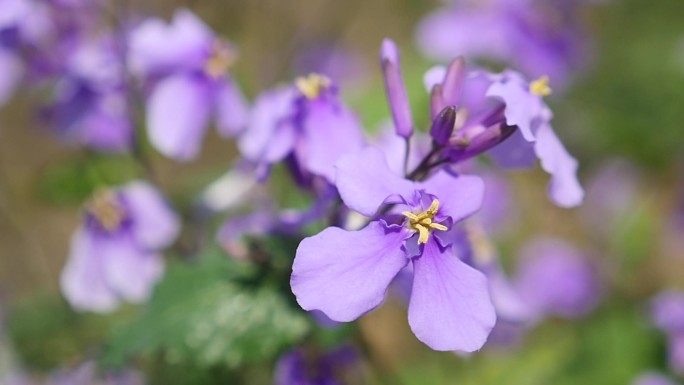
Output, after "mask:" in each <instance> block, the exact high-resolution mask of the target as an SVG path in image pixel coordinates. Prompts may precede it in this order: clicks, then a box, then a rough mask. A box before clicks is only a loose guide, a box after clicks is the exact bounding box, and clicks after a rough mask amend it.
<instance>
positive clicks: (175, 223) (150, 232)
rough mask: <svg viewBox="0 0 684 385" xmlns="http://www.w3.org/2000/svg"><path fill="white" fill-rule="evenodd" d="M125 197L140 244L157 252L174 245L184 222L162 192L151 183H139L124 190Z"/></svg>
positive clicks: (131, 184) (134, 234) (133, 229)
mask: <svg viewBox="0 0 684 385" xmlns="http://www.w3.org/2000/svg"><path fill="white" fill-rule="evenodd" d="M122 196H123V199H124V200H125V203H126V205H127V208H128V209H129V215H130V216H131V217H132V227H131V231H132V234H133V236H134V237H135V240H136V242H137V243H138V244H140V245H141V246H142V247H144V248H147V249H150V250H156V249H161V248H164V247H166V246H169V245H170V244H171V243H173V241H174V240H175V239H176V237H177V236H178V233H179V232H180V220H179V218H178V216H177V215H176V213H174V212H173V210H171V208H170V207H169V205H168V204H167V203H166V201H165V199H164V197H163V196H162V195H161V194H160V193H159V191H157V190H156V189H155V188H154V187H153V186H152V185H150V184H149V183H147V182H142V181H136V182H131V183H128V184H127V185H126V186H125V187H124V188H123V189H122Z"/></svg>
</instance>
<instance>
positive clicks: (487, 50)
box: [416, 0, 586, 88]
mask: <svg viewBox="0 0 684 385" xmlns="http://www.w3.org/2000/svg"><path fill="white" fill-rule="evenodd" d="M462 3H463V2H461V4H462ZM576 8H577V4H576V3H574V4H573V3H569V4H564V6H559V5H558V4H555V3H554V4H553V5H551V4H546V3H544V2H534V3H533V2H530V1H503V0H489V1H483V2H477V5H475V6H470V7H467V6H466V7H463V6H459V5H457V2H452V4H449V5H448V6H447V7H445V8H443V9H440V10H437V11H435V12H433V13H432V14H430V15H428V16H427V17H425V18H424V19H423V20H422V21H421V23H420V24H419V26H418V29H417V32H416V39H417V40H418V47H419V48H420V49H421V50H422V51H423V53H424V54H425V55H427V56H428V57H430V58H432V59H436V60H442V61H446V60H450V59H451V58H453V57H456V56H458V55H465V56H467V57H471V58H474V59H486V60H496V61H501V62H504V63H507V64H511V65H513V66H514V67H516V68H518V69H520V70H522V71H523V72H525V73H526V74H527V75H529V76H532V77H535V78H536V77H540V76H544V75H548V76H551V78H552V79H555V81H556V84H555V86H556V87H557V88H559V87H560V86H562V85H564V84H565V83H566V82H567V80H568V78H569V77H570V75H571V72H572V70H573V69H575V68H577V67H578V66H579V65H580V64H581V60H582V59H583V58H584V57H586V55H585V51H586V47H585V42H584V39H583V37H582V35H581V31H580V30H579V28H578V27H579V23H578V22H577V20H575V18H573V17H572V15H574V14H575V13H576V12H575V10H576Z"/></svg>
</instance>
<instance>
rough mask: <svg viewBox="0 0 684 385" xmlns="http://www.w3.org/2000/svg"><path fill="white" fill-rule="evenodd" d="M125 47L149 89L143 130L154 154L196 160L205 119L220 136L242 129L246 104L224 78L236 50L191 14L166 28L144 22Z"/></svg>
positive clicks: (185, 12)
mask: <svg viewBox="0 0 684 385" xmlns="http://www.w3.org/2000/svg"><path fill="white" fill-rule="evenodd" d="M129 45H130V66H131V68H132V70H133V71H134V72H135V73H137V74H138V75H139V76H140V77H142V78H143V80H144V81H145V82H146V83H147V84H148V85H150V87H151V90H150V94H149V96H148V98H147V130H148V134H149V138H150V142H151V143H152V145H153V146H154V147H155V148H156V149H157V150H158V151H159V152H161V153H162V154H164V155H166V156H168V157H170V158H173V159H176V160H179V161H189V160H192V159H194V158H195V157H197V155H198V153H199V150H200V147H201V142H202V139H203V138H204V134H205V132H206V129H207V126H208V124H209V119H210V117H211V116H214V118H215V119H216V128H217V130H218V132H219V134H220V135H222V136H224V137H233V136H236V135H237V134H239V133H240V132H241V131H242V130H243V129H244V127H245V125H246V122H247V117H248V106H247V102H246V100H245V98H244V96H243V95H242V91H241V90H240V89H239V88H238V86H237V84H236V82H235V80H234V79H233V78H232V77H231V76H230V75H228V72H229V70H230V68H231V67H232V66H233V64H234V62H235V60H236V56H237V52H236V49H235V47H233V46H232V45H230V44H229V43H226V42H223V41H221V40H219V39H218V38H217V37H216V36H215V35H214V33H213V32H212V31H211V30H210V29H209V27H207V26H206V25H205V24H204V23H203V22H202V21H201V20H200V19H199V18H197V16H195V15H194V14H192V13H191V12H190V11H188V10H185V9H183V10H179V11H176V13H175V15H174V17H173V20H172V21H171V23H170V24H167V23H166V22H164V21H163V20H160V19H149V20H147V21H145V22H143V23H142V24H140V25H139V26H138V27H137V28H135V29H134V30H133V31H132V32H131V34H130V43H129Z"/></svg>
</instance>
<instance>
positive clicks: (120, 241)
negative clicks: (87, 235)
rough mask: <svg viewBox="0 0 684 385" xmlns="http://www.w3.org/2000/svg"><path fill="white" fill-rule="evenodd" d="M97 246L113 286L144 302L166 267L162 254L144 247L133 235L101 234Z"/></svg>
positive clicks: (129, 296) (122, 293) (135, 300)
mask: <svg viewBox="0 0 684 385" xmlns="http://www.w3.org/2000/svg"><path fill="white" fill-rule="evenodd" d="M93 246H94V247H95V248H96V255H95V256H96V257H97V258H99V259H100V260H101V266H102V269H103V274H104V275H105V277H106V279H107V284H108V285H109V287H110V288H111V289H112V290H113V291H114V292H115V293H117V294H118V295H119V296H120V297H122V298H124V299H126V300H128V301H130V302H143V301H145V300H146V299H148V298H149V296H150V294H151V293H152V288H153V287H154V284H155V283H156V282H157V280H158V279H159V278H160V277H161V275H162V272H163V271H164V260H163V259H162V257H161V255H159V254H156V253H154V252H149V251H145V250H142V249H141V248H140V246H139V245H138V244H137V243H136V242H135V240H134V239H133V237H132V235H130V234H127V233H123V234H121V235H120V236H117V237H99V238H97V239H96V241H95V243H94V244H93Z"/></svg>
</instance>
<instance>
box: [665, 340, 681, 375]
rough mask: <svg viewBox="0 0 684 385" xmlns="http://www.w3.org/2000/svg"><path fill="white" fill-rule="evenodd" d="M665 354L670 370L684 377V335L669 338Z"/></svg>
mask: <svg viewBox="0 0 684 385" xmlns="http://www.w3.org/2000/svg"><path fill="white" fill-rule="evenodd" d="M667 353H668V364H669V365H670V369H671V370H672V371H673V372H675V373H677V374H679V375H684V333H679V334H675V335H673V336H671V337H670V341H669V346H668V349H667Z"/></svg>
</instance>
